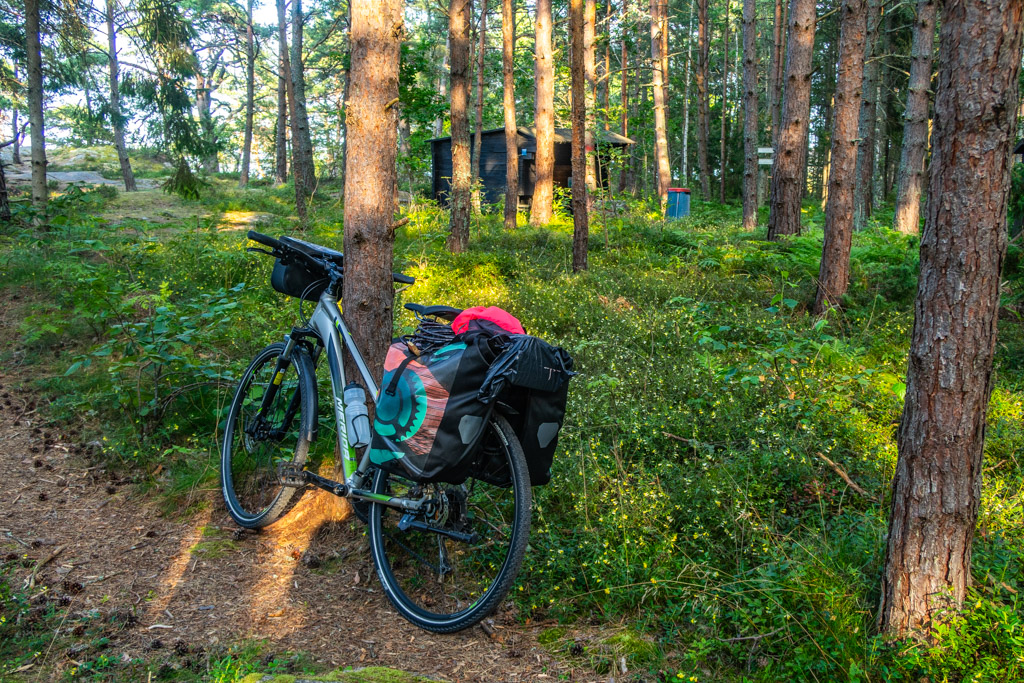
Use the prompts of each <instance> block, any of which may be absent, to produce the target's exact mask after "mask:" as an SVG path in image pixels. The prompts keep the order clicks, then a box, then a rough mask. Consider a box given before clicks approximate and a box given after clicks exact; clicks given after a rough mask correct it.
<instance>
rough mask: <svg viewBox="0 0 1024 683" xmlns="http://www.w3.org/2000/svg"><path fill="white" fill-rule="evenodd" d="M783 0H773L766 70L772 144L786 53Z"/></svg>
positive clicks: (778, 110) (780, 106) (780, 96)
mask: <svg viewBox="0 0 1024 683" xmlns="http://www.w3.org/2000/svg"><path fill="white" fill-rule="evenodd" d="M785 7H786V5H785V3H784V2H783V0H775V25H774V29H773V30H774V36H773V40H772V60H771V61H772V63H771V66H770V68H769V70H768V72H769V75H768V111H769V112H771V117H772V121H771V126H772V129H771V137H770V138H769V139H770V140H771V141H772V144H773V145H774V144H775V141H776V140H777V139H778V136H779V121H780V120H781V118H782V73H783V59H782V58H783V55H785V54H786V52H785V48H784V47H783V45H784V41H785V39H786V30H785V26H786V14H785Z"/></svg>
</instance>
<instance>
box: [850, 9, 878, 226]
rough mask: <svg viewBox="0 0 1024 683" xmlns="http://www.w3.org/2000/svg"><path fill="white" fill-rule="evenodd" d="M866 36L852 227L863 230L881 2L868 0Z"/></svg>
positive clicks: (869, 194) (869, 187) (869, 197)
mask: <svg viewBox="0 0 1024 683" xmlns="http://www.w3.org/2000/svg"><path fill="white" fill-rule="evenodd" d="M867 8H868V20H867V33H866V35H865V40H864V60H865V61H864V81H863V88H862V89H861V103H860V121H859V123H858V124H857V137H858V138H859V139H860V142H859V143H858V145H857V170H856V176H855V178H854V194H853V227H854V229H855V230H863V229H864V226H865V224H866V223H867V219H868V216H870V215H871V207H872V203H873V202H872V194H873V193H872V176H873V174H874V166H875V129H876V127H877V126H876V124H877V110H878V69H879V64H880V60H879V59H878V58H877V56H878V55H877V53H878V44H879V40H878V27H879V22H880V21H881V1H880V0H868V3H867Z"/></svg>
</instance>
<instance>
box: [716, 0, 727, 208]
mask: <svg viewBox="0 0 1024 683" xmlns="http://www.w3.org/2000/svg"><path fill="white" fill-rule="evenodd" d="M722 44H723V47H722V116H721V123H722V130H721V133H720V135H719V138H718V143H719V147H718V150H719V152H718V165H719V171H720V175H719V178H718V201H719V203H721V204H725V172H726V168H727V167H728V163H727V161H728V158H727V157H726V137H727V135H726V126H727V122H728V120H729V109H728V107H727V103H728V101H729V0H725V21H724V22H723V25H722Z"/></svg>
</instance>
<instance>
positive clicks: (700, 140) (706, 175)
mask: <svg viewBox="0 0 1024 683" xmlns="http://www.w3.org/2000/svg"><path fill="white" fill-rule="evenodd" d="M710 56H711V45H710V37H709V36H708V0H697V74H696V80H697V99H698V100H699V102H697V168H698V171H699V172H700V194H701V199H703V200H704V201H707V200H708V199H709V198H710V197H711V175H710V172H709V171H708V135H709V129H710V126H711V123H710V120H711V102H710V99H709V93H708V61H709V58H710Z"/></svg>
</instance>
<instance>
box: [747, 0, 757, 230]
mask: <svg viewBox="0 0 1024 683" xmlns="http://www.w3.org/2000/svg"><path fill="white" fill-rule="evenodd" d="M756 22H757V2H756V0H743V90H744V98H743V99H744V106H743V229H744V230H754V229H755V228H757V172H758V169H757V166H758V163H757V129H758V120H757V105H758V102H757V26H756Z"/></svg>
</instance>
